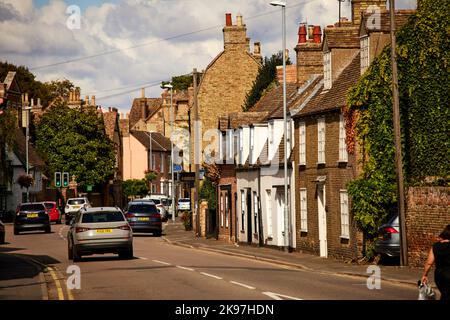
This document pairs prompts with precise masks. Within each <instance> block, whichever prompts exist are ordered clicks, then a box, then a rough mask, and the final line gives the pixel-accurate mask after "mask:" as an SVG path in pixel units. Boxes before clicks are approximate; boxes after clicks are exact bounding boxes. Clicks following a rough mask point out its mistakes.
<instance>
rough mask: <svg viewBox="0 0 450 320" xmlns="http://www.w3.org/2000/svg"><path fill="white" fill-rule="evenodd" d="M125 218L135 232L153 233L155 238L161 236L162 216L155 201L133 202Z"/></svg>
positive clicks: (129, 204) (129, 205)
mask: <svg viewBox="0 0 450 320" xmlns="http://www.w3.org/2000/svg"><path fill="white" fill-rule="evenodd" d="M125 217H126V218H127V220H128V223H129V224H130V226H131V228H132V229H133V231H134V232H151V233H153V235H155V236H158V237H159V236H161V233H162V223H161V214H160V213H159V212H158V208H157V206H156V205H155V203H154V202H153V201H151V200H150V201H149V200H147V201H139V200H135V201H131V202H130V203H128V206H127V209H126V211H125Z"/></svg>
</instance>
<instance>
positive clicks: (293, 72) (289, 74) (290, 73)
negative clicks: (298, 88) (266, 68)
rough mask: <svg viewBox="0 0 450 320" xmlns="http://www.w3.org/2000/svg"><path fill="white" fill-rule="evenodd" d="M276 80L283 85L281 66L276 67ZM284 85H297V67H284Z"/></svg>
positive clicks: (292, 65) (293, 65)
mask: <svg viewBox="0 0 450 320" xmlns="http://www.w3.org/2000/svg"><path fill="white" fill-rule="evenodd" d="M277 79H278V82H279V83H283V66H277ZM286 83H297V66H296V65H295V64H290V65H286Z"/></svg>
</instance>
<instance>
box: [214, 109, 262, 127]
mask: <svg viewBox="0 0 450 320" xmlns="http://www.w3.org/2000/svg"><path fill="white" fill-rule="evenodd" d="M268 114H269V113H268V112H251V111H248V112H233V113H230V114H228V115H227V116H220V117H219V130H222V131H223V130H226V129H237V128H239V127H240V126H245V125H250V124H253V123H259V122H262V121H264V120H266V118H267V116H268Z"/></svg>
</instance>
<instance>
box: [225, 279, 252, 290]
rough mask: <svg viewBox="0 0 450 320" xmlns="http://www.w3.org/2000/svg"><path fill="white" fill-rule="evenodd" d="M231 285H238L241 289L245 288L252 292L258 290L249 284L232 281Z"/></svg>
mask: <svg viewBox="0 0 450 320" xmlns="http://www.w3.org/2000/svg"><path fill="white" fill-rule="evenodd" d="M230 283H232V284H236V285H238V286H241V287H244V288H247V289H250V290H255V289H256V288H255V287H252V286H249V285H247V284H244V283H240V282H237V281H230Z"/></svg>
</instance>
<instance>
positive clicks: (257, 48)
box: [253, 42, 261, 54]
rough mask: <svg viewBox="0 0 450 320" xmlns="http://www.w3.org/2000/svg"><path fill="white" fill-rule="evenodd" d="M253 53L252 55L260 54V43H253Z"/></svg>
mask: <svg viewBox="0 0 450 320" xmlns="http://www.w3.org/2000/svg"><path fill="white" fill-rule="evenodd" d="M253 53H254V54H261V42H255V43H254V44H253Z"/></svg>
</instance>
